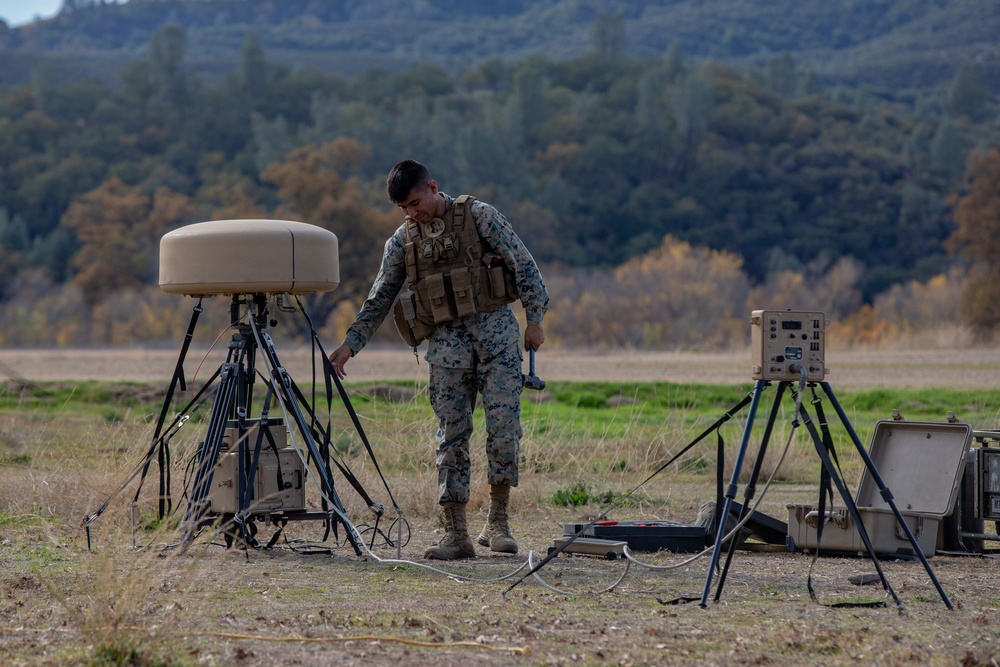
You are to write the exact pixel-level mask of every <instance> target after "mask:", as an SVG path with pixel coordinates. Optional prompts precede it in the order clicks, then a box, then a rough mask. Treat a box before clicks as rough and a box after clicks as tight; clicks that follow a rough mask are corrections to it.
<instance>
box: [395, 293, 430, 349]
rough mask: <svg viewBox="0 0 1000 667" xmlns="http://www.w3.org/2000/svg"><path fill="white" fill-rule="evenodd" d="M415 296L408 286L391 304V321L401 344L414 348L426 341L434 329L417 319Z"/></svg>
mask: <svg viewBox="0 0 1000 667" xmlns="http://www.w3.org/2000/svg"><path fill="white" fill-rule="evenodd" d="M416 298H417V295H416V294H414V293H413V290H411V289H410V288H409V286H407V287H405V288H404V289H403V290H402V291H401V292H400V293H399V296H397V297H396V301H395V303H393V304H392V321H393V324H395V325H396V331H397V332H398V333H399V337H400V338H402V339H403V342H404V343H406V344H407V345H409V346H410V347H416V346H418V345H420V343H422V342H423V341H424V340H426V339H427V338H428V337H429V336H430V335H431V333H433V331H434V327H432V326H430V325H429V324H425V323H424V322H421V321H420V320H418V319H417V303H416Z"/></svg>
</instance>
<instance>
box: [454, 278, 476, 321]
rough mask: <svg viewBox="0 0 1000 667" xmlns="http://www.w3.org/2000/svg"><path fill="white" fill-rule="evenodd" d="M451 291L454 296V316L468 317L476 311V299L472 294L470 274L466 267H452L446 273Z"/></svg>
mask: <svg viewBox="0 0 1000 667" xmlns="http://www.w3.org/2000/svg"><path fill="white" fill-rule="evenodd" d="M448 277H449V278H450V279H451V293H452V295H454V297H455V316H456V317H468V316H469V315H474V314H475V313H476V300H475V299H474V298H473V296H472V274H471V272H470V271H469V270H468V269H454V270H453V271H452V272H451V273H449V274H448Z"/></svg>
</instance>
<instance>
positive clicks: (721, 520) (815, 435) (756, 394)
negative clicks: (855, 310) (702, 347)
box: [700, 380, 954, 609]
mask: <svg viewBox="0 0 1000 667" xmlns="http://www.w3.org/2000/svg"><path fill="white" fill-rule="evenodd" d="M795 384H796V383H792V382H788V381H781V382H779V383H778V388H777V395H776V396H775V398H774V403H773V404H772V406H771V410H770V412H769V414H768V419H767V424H766V426H765V428H764V433H763V436H762V439H761V444H760V449H759V451H758V453H757V459H756V462H755V463H754V467H753V471H752V472H751V476H750V479H749V481H748V482H747V486H746V489H745V501H744V503H743V506H742V508H741V510H740V515H739V521H738V522H737V525H742V522H743V520H744V519H745V518H746V515H747V514H748V513H749V511H750V506H751V503H750V501H751V499H752V498H753V495H754V493H755V487H756V484H757V478H758V477H759V475H760V469H761V466H762V464H763V458H764V455H765V453H766V451H767V445H768V441H769V440H770V437H771V432H772V431H773V428H774V423H775V420H776V418H777V415H778V410H779V404H780V402H781V398H782V396H783V394H784V392H785V390H786V389H787V388H789V387H791V388H792V393H793V398H795V404H796V412H797V414H796V415H795V419H796V421H797V420H798V417H799V416H800V415H801V417H802V423H803V424H805V426H806V429H807V430H808V431H809V435H810V436H811V438H812V441H813V444H814V446H815V448H816V452H817V454H818V455H819V457H820V460H821V461H822V463H823V469H824V471H825V474H826V475H827V476H829V479H830V481H831V482H832V483H833V484H834V485H835V486H836V487H837V491H838V492H839V493H840V497H841V499H842V500H843V501H844V505H845V506H846V507H847V511H848V512H849V513H850V516H851V518H852V519H853V520H854V524H855V526H856V528H857V530H858V533H859V535H860V537H861V540H862V542H863V543H864V545H865V549H866V550H867V552H868V555H869V556H870V557H871V560H872V562H873V563H874V565H875V570H876V571H877V572H878V576H879V578H880V579H881V581H882V586H883V588H884V589H885V590H886V591H888V592H889V593H890V595H892V598H893V601H894V602H895V603H896V606H897V608H900V609H901V608H902V603H901V602H900V601H899V598H898V597H897V596H896V592H895V591H894V590H893V589H892V587H891V586H890V585H889V582H888V580H887V579H886V577H885V574H884V573H883V571H882V566H881V564H880V563H879V560H878V557H877V556H876V554H875V548H874V547H873V546H872V542H871V539H870V538H869V536H868V531H867V530H866V529H865V525H864V522H863V521H862V520H861V516H860V513H859V512H858V508H857V505H856V503H855V502H854V499H853V498H852V496H851V492H850V490H849V489H848V488H847V486H846V485H845V483H844V481H843V479H841V477H840V474H839V473H838V470H837V467H836V465H835V464H834V458H833V457H834V456H835V454H834V452H833V442H832V438H831V437H830V432H829V429H828V427H827V424H826V420H825V417H824V416H823V413H822V405H821V402H820V399H819V397H816V398H815V399H814V400H813V404H814V405H815V407H816V411H817V417H818V418H819V419H820V426H821V429H822V431H823V433H822V435H821V434H820V431H819V430H818V429H817V428H816V425H815V424H814V423H813V421H812V418H811V417H810V415H809V411H808V410H807V409H806V407H805V406H804V405H802V403H801V402H800V400H799V399H798V397H797V396H796V395H795V393H796V390H795ZM801 384H802V388H804V386H805V383H804V382H802V383H801ZM769 385H770V382H769V381H768V380H758V381H757V383H756V384H755V385H754V390H753V394H752V398H751V402H750V413H749V415H748V416H747V421H746V425H745V426H744V429H743V437H742V439H741V441H740V448H739V451H738V452H737V455H736V460H735V463H734V465H733V472H732V478H731V481H730V483H729V486H728V487H727V488H726V492H725V502H724V506H723V508H722V511H721V512H718V511H717V512H716V531H715V548H714V549H713V551H712V560H711V564H710V565H709V568H708V575H707V576H706V578H705V589H704V591H703V592H702V596H701V604H700V606H701V608H702V609H704V608H705V607H706V606H707V601H708V595H709V592H710V590H711V588H712V577H713V574H714V573H715V569H716V568H717V567H718V564H719V557H720V554H721V551H722V543H723V536H724V535H725V533H726V530H725V526H726V525H727V522H728V519H729V515H730V511H731V510H732V506H733V502H734V500H735V498H736V489H737V484H738V480H739V476H740V470H741V468H742V466H743V460H744V458H745V456H746V451H747V445H748V444H749V441H750V434H751V430H752V429H753V424H754V417H755V415H756V412H757V408H758V406H759V404H760V398H761V395H762V394H763V392H764V390H765V389H766V388H767V387H768V386H769ZM809 386H810V387H811V388H815V386H816V383H810V384H809ZM819 386H820V387H822V389H823V392H824V393H825V394H826V396H827V397H828V398H829V400H830V403H831V405H833V408H834V410H835V411H836V413H837V416H838V417H839V418H840V421H841V424H843V426H844V428H845V430H846V431H847V433H848V435H849V436H850V438H851V440H852V441H853V442H854V446H855V448H856V449H857V451H858V453H859V454H860V455H861V458H862V460H863V461H864V465H865V469H866V470H867V471H868V474H869V475H871V477H872V479H873V480H874V482H875V484H876V485H877V486H878V489H879V492H880V494H881V496H882V498H883V499H884V500H885V502H886V504H888V505H889V507H890V508H891V509H892V512H893V514H894V515H895V518H896V521H897V523H898V525H899V526H900V527H901V528H902V530H903V532H904V533H905V534H906V538H907V539H908V540H909V542H910V545H911V546H912V547H913V552H914V553H915V554H916V555H917V557H918V558H919V559H920V562H921V563H923V566H924V569H925V570H926V571H927V574H928V575H929V576H930V579H931V581H932V582H933V583H934V586H935V588H936V589H937V591H938V593H939V594H940V596H941V599H942V600H943V601H944V603H945V605H947V607H948V609H954V607H953V606H952V604H951V600H949V599H948V595H947V594H946V593H945V591H944V589H943V588H942V587H941V584H940V583H939V582H938V579H937V577H936V576H935V574H934V571H933V569H932V568H931V565H930V563H929V562H928V561H927V558H926V557H925V556H924V553H923V551H922V550H921V548H920V545H919V544H918V543H917V540H916V538H915V537H914V536H913V532H912V531H911V530H910V527H909V526H908V525H907V523H906V521H905V520H904V519H903V515H902V514H901V513H900V511H899V509H898V508H897V507H896V503H895V502H894V501H893V497H892V492H891V491H890V490H889V488H888V487H887V486H886V485H885V482H884V481H883V479H882V477H881V475H879V472H878V470H876V468H875V464H874V462H873V461H872V460H871V457H870V456H869V455H868V452H867V451H866V450H865V447H864V445H863V444H862V443H861V440H860V438H858V436H857V433H855V431H854V428H853V427H852V426H851V422H850V420H849V419H848V418H847V415H846V414H845V413H844V410H843V408H842V407H841V406H840V403H839V402H838V401H837V397H836V395H834V393H833V389H832V388H831V387H830V384H829V383H828V382H820V383H819ZM814 393H815V392H814ZM795 425H797V423H796V424H795ZM720 463H721V462H720ZM821 486H822V485H821ZM822 496H823V490H822V489H821V502H820V517H819V526H820V527H821V526H822V522H823V520H824V517H823V514H824V511H823V502H822ZM820 529H821V528H820ZM736 542H737V540H736V536H735V535H734V536H733V537H732V538H731V539H730V540H729V549H728V553H727V555H726V563H725V567H724V568H723V569H722V571H721V573H720V575H719V585H718V588H717V589H716V592H715V598H714V600H715V601H716V602H718V601H719V599H720V598H721V597H722V587H723V585H724V584H725V581H726V575H727V573H728V571H729V565H730V563H731V562H732V559H733V554H734V553H735V550H736ZM810 592H811V586H810Z"/></svg>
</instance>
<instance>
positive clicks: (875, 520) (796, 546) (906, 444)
mask: <svg viewBox="0 0 1000 667" xmlns="http://www.w3.org/2000/svg"><path fill="white" fill-rule="evenodd" d="M971 439H972V428H971V427H970V426H969V425H968V424H961V423H937V422H906V421H881V422H878V424H876V426H875V432H874V434H873V435H872V442H871V447H870V449H869V455H870V457H871V459H872V462H873V463H874V468H875V470H877V471H878V474H879V476H880V477H881V478H882V481H883V482H884V483H885V486H886V487H888V489H889V491H891V492H892V498H893V500H894V501H895V504H896V507H897V508H898V509H899V511H900V513H901V514H902V515H903V518H904V520H905V521H906V523H907V525H908V526H909V528H910V531H911V532H912V533H913V536H914V538H915V539H916V542H917V544H918V545H919V546H920V550H921V551H922V552H923V554H924V556H925V557H927V558H930V557H931V556H933V555H934V552H935V551H936V550H937V549H938V548H940V545H939V540H940V539H941V537H940V536H939V533H940V532H941V531H940V528H941V523H942V519H943V518H944V517H946V516H948V515H950V514H951V513H952V512H953V511H954V509H955V501H956V497H957V494H958V490H959V483H960V482H961V480H962V476H963V472H964V471H965V460H966V452H967V451H968V449H969V444H970V441H971ZM855 504H856V505H857V507H858V514H859V515H860V517H861V520H862V522H863V523H864V526H865V530H866V531H867V533H868V536H869V538H870V539H871V543H872V546H873V547H874V549H875V553H876V555H880V556H897V557H899V556H903V557H905V556H913V555H915V552H914V550H913V546H912V545H911V544H910V541H909V539H908V538H907V536H906V533H905V532H904V531H903V530H902V528H901V527H900V526H899V525H898V523H897V521H896V516H895V514H894V513H893V511H892V509H891V507H890V506H889V504H888V503H886V501H885V500H884V499H883V498H882V494H881V493H880V491H879V485H878V483H877V481H876V479H875V478H874V476H873V475H872V474H870V472H869V471H868V470H867V469H865V471H864V473H863V474H862V476H861V483H860V485H859V486H858V492H857V496H856V497H855ZM818 515H819V512H818V511H817V510H816V507H815V506H814V505H788V547H789V549H791V550H793V551H794V550H803V551H808V552H814V551H815V550H816V549H817V542H816V522H817V521H818V520H819V516H818ZM818 548H819V550H820V552H821V553H826V552H832V553H850V554H865V553H866V549H865V545H864V542H862V540H861V535H860V534H859V533H858V530H857V527H856V526H855V525H854V520H853V519H852V517H851V515H850V513H849V512H848V511H847V508H845V507H833V508H827V509H826V523H825V525H824V526H823V536H822V543H821V544H819V545H818Z"/></svg>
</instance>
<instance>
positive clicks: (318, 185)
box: [262, 138, 402, 323]
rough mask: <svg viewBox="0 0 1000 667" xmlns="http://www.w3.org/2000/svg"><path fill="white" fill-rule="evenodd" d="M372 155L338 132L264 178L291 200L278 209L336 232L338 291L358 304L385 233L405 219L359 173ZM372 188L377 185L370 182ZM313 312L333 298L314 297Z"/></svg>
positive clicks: (325, 310) (326, 308)
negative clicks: (379, 200) (376, 201)
mask: <svg viewBox="0 0 1000 667" xmlns="http://www.w3.org/2000/svg"><path fill="white" fill-rule="evenodd" d="M367 157H368V148H367V147H366V146H364V145H363V144H361V143H359V142H358V141H355V140H353V139H347V138H339V139H335V140H333V141H331V142H330V143H327V144H325V145H323V146H319V147H316V146H303V147H301V148H298V149H296V150H294V151H292V152H291V153H290V154H289V155H288V157H287V158H286V159H285V160H284V161H283V162H279V163H275V164H272V165H271V166H270V167H268V168H267V169H266V170H265V171H264V173H263V174H262V178H263V179H264V180H265V181H267V182H270V183H273V184H274V185H275V186H277V188H278V194H279V195H281V196H282V197H283V198H284V199H285V201H287V202H288V204H287V209H285V210H281V209H279V211H278V213H277V214H278V215H281V216H283V217H288V218H289V219H295V220H300V221H301V222H308V223H311V224H314V225H318V226H319V227H323V228H324V229H329V230H330V231H332V232H333V233H334V234H336V235H337V241H338V244H339V251H340V286H339V287H338V289H337V296H338V297H340V299H341V300H345V299H346V300H350V301H352V302H354V303H355V304H356V305H358V306H360V303H361V301H362V300H363V299H364V297H365V295H366V294H367V293H368V288H369V287H370V286H371V283H372V281H373V280H374V278H375V273H376V272H377V271H378V268H379V265H380V263H381V257H382V248H383V246H384V245H385V241H386V239H387V238H388V237H389V236H390V235H391V234H392V232H393V231H394V230H395V229H396V227H398V226H399V224H400V223H401V222H402V215H401V214H400V213H399V212H397V211H393V210H389V206H388V204H387V205H386V206H385V207H379V206H377V205H375V204H374V203H373V200H374V198H375V197H376V196H381V197H383V198H384V197H385V195H384V194H383V192H384V191H383V192H380V193H378V194H375V193H374V192H371V193H369V191H366V188H365V185H364V184H363V183H362V182H361V180H360V179H359V178H358V177H357V176H356V174H358V173H359V172H360V166H361V163H363V162H364V160H365V159H366V158H367ZM369 190H373V188H369ZM312 301H313V303H311V304H310V312H311V313H312V314H313V315H314V316H315V317H316V318H317V321H318V322H317V323H322V322H324V321H325V319H326V317H327V315H328V314H329V312H330V309H331V308H332V305H333V304H331V303H329V302H330V300H329V299H322V300H319V299H314V300H312Z"/></svg>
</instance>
